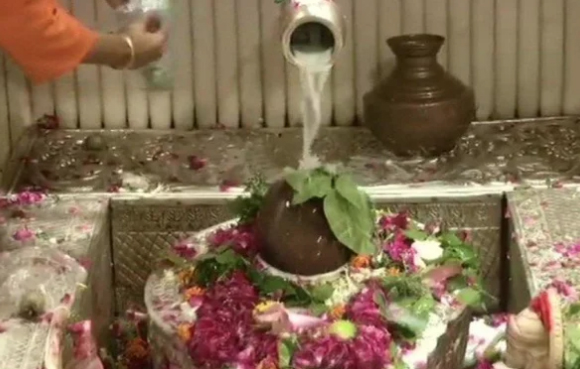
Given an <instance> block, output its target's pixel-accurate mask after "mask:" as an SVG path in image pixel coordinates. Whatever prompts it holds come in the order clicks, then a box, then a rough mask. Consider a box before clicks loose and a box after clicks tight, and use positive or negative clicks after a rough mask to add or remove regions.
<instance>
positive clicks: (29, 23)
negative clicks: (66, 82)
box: [0, 0, 98, 83]
mask: <svg viewBox="0 0 580 369" xmlns="http://www.w3.org/2000/svg"><path fill="white" fill-rule="evenodd" d="M97 39H98V33H96V32H94V31H92V30H90V29H89V28H87V27H85V26H84V25H83V24H81V23H80V22H79V21H78V20H76V19H75V18H74V17H73V16H72V15H70V14H69V13H68V11H67V10H66V9H65V8H63V7H62V6H60V5H59V4H58V3H57V1H56V0H0V48H2V49H4V51H5V52H6V53H7V54H8V55H10V56H11V57H12V58H13V59H14V61H15V62H16V63H17V64H19V65H20V67H21V68H22V69H24V71H25V73H26V74H27V75H28V77H29V78H30V79H31V80H32V81H33V82H34V83H42V82H47V81H49V80H52V79H55V78H58V77H60V76H62V75H63V74H66V73H67V72H70V71H72V70H74V69H75V68H76V67H78V66H79V64H81V62H82V61H83V59H84V58H85V57H86V55H87V54H88V53H89V51H91V49H92V48H93V47H94V45H95V43H96V42H97Z"/></svg>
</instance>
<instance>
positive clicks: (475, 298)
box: [457, 287, 481, 307]
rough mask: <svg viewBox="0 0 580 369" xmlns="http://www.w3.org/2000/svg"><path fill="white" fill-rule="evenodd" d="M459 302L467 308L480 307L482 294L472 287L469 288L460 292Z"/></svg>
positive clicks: (458, 295)
mask: <svg viewBox="0 0 580 369" xmlns="http://www.w3.org/2000/svg"><path fill="white" fill-rule="evenodd" d="M457 300H458V301H459V302H461V303H462V304H465V305H467V306H471V307H474V306H479V305H480V304H481V293H480V292H479V291H478V290H476V289H474V288H471V287H467V288H464V289H462V290H461V291H459V293H458V294H457Z"/></svg>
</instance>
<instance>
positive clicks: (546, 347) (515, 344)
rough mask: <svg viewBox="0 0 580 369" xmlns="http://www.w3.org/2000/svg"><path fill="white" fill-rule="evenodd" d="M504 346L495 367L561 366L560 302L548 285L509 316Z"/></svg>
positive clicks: (531, 368) (530, 368)
mask: <svg viewBox="0 0 580 369" xmlns="http://www.w3.org/2000/svg"><path fill="white" fill-rule="evenodd" d="M506 336H507V349H506V353H505V356H504V360H503V362H500V363H496V364H494V368H496V369H561V368H562V367H563V363H564V329H563V322H562V304H561V299H560V296H559V294H558V292H557V291H556V290H555V289H553V288H550V289H548V290H546V291H544V292H542V293H541V294H540V295H538V297H536V298H535V299H534V300H533V301H532V304H531V305H530V307H528V308H526V309H525V310H523V311H522V312H520V313H519V314H517V315H512V316H510V318H509V320H508V325H507V334H506Z"/></svg>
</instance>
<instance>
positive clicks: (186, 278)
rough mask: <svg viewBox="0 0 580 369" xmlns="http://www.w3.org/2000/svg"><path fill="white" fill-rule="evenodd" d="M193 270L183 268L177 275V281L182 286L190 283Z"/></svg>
mask: <svg viewBox="0 0 580 369" xmlns="http://www.w3.org/2000/svg"><path fill="white" fill-rule="evenodd" d="M194 272H195V269H194V268H188V269H184V270H182V271H180V272H179V274H178V275H177V277H178V278H179V282H180V283H181V285H182V286H189V285H191V283H192V281H193V275H194Z"/></svg>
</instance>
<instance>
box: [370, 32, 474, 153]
mask: <svg viewBox="0 0 580 369" xmlns="http://www.w3.org/2000/svg"><path fill="white" fill-rule="evenodd" d="M444 41H445V38H444V37H442V36H437V35H429V34H417V35H403V36H397V37H392V38H389V39H388V40H387V44H388V45H389V47H390V48H391V50H392V51H393V53H394V54H395V56H396V58H397V64H396V66H395V69H394V70H393V72H392V73H391V74H390V75H389V76H388V77H387V78H386V79H384V80H383V81H381V82H380V83H379V84H378V85H377V86H376V87H375V88H374V89H373V90H372V91H370V92H368V93H367V94H366V95H365V96H364V120H365V125H366V126H367V127H369V128H370V130H371V131H372V132H373V133H374V134H375V136H376V137H377V138H378V139H379V140H380V141H382V142H383V143H384V144H385V146H386V147H387V148H388V149H389V150H391V151H392V152H394V153H395V154H397V155H401V156H409V155H415V154H420V155H428V156H431V155H439V154H442V153H444V152H447V151H450V150H452V149H453V148H454V147H455V145H456V143H457V141H458V140H459V138H460V137H461V136H462V135H463V134H465V132H466V131H467V129H468V128H469V125H470V123H471V122H472V121H473V120H474V118H475V98H474V94H473V90H471V89H470V88H469V87H467V86H466V85H464V84H463V83H462V82H461V81H459V80H458V79H457V78H455V77H453V76H452V75H451V74H450V73H448V72H446V71H445V70H444V69H443V67H442V66H441V65H440V64H439V63H438V62H437V53H438V52H439V50H440V49H441V46H442V45H443V42H444Z"/></svg>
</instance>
